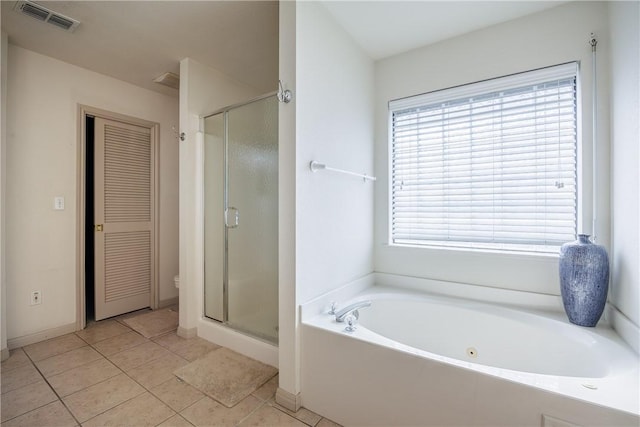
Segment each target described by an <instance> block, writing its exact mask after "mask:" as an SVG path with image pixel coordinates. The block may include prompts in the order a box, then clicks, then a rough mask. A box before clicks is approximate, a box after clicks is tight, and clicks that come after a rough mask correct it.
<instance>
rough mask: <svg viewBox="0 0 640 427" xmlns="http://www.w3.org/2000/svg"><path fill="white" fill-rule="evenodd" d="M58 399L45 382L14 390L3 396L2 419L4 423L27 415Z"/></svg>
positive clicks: (41, 381)
mask: <svg viewBox="0 0 640 427" xmlns="http://www.w3.org/2000/svg"><path fill="white" fill-rule="evenodd" d="M57 399H58V398H57V396H56V395H55V393H54V392H53V390H51V388H50V387H49V386H48V385H47V383H46V382H45V381H44V380H40V381H38V382H36V383H33V384H29V385H26V386H24V387H21V388H18V389H16V390H12V391H10V392H7V393H5V394H3V395H2V399H1V400H2V419H1V421H2V422H4V421H6V420H10V419H12V418H15V417H17V416H18V415H22V414H26V413H27V412H30V411H33V410H34V409H37V408H39V407H41V406H44V405H46V404H47V403H51V402H54V401H56V400H57Z"/></svg>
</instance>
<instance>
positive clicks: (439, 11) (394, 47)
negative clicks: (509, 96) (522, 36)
mask: <svg viewBox="0 0 640 427" xmlns="http://www.w3.org/2000/svg"><path fill="white" fill-rule="evenodd" d="M323 3H324V5H325V6H326V7H327V9H328V10H329V12H330V13H331V14H332V15H333V16H334V18H335V19H336V20H337V21H338V22H339V23H340V24H341V25H342V27H343V28H344V29H346V30H347V32H349V33H350V34H351V36H352V37H353V38H354V39H355V41H356V42H357V43H358V44H359V45H360V47H362V48H363V49H364V50H365V51H366V52H367V53H368V54H369V56H371V57H372V58H373V59H382V58H386V57H388V56H392V55H396V54H398V53H401V52H406V51H408V50H412V49H415V48H418V47H422V46H426V45H428V44H432V43H436V42H438V41H441V40H445V39H448V38H451V37H455V36H459V35H461V34H465V33H469V32H471V31H475V30H479V29H481V28H485V27H489V26H491V25H495V24H498V23H500V22H505V21H509V20H511V19H515V18H519V17H521V16H525V15H529V14H531V13H535V12H539V11H541V10H544V9H548V8H551V7H555V6H558V5H560V4H562V3H566V1H428V0H423V1H331V0H328V1H324V2H323ZM540 30H541V31H544V29H542V28H541V29H540Z"/></svg>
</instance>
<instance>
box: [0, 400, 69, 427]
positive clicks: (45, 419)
mask: <svg viewBox="0 0 640 427" xmlns="http://www.w3.org/2000/svg"><path fill="white" fill-rule="evenodd" d="M77 425H78V423H76V420H75V419H74V418H73V416H72V415H71V413H69V411H68V410H67V408H65V407H64V405H63V404H62V402H60V401H59V400H56V401H55V402H51V403H49V404H48V405H45V406H42V407H40V408H38V409H34V410H33V411H31V412H27V413H26V414H24V415H20V416H19V417H16V418H14V419H12V420H9V421H7V422H6V423H3V424H2V427H34V426H46V427H71V426H77Z"/></svg>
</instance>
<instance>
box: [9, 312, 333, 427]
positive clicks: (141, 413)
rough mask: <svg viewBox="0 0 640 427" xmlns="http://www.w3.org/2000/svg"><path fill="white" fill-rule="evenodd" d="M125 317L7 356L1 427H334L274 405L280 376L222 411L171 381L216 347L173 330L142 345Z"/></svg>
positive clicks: (314, 416)
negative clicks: (184, 368)
mask: <svg viewBox="0 0 640 427" xmlns="http://www.w3.org/2000/svg"><path fill="white" fill-rule="evenodd" d="M124 318H126V317H123V318H117V319H113V320H105V321H102V322H98V323H93V324H91V325H90V326H89V327H88V328H86V329H85V330H83V331H80V332H76V333H73V334H68V335H64V336H62V337H58V338H54V339H51V340H48V341H43V342H40V343H36V344H32V345H28V346H26V347H23V348H20V349H15V350H12V351H11V356H10V357H9V359H7V360H6V361H4V362H2V369H1V377H0V381H1V383H2V396H1V400H2V412H1V422H2V427H5V426H6V427H9V426H46V427H53V426H78V425H82V426H106V425H109V426H163V427H167V426H300V427H305V426H312V427H336V426H338V425H337V424H335V423H333V422H331V421H330V420H328V419H325V418H322V417H321V416H320V415H317V414H315V413H313V412H311V411H308V410H306V409H304V408H301V409H300V410H299V411H298V412H296V413H294V412H291V411H288V410H287V409H285V408H283V407H281V406H280V405H278V404H277V403H275V400H274V396H275V391H276V388H277V385H278V382H277V381H278V380H277V376H276V377H274V378H273V379H271V380H270V381H268V382H267V383H266V384H265V385H263V386H262V387H260V388H259V389H257V390H256V391H254V392H253V393H252V394H251V395H249V396H248V397H246V398H245V399H244V400H242V401H241V402H240V403H238V404H237V405H236V406H234V407H233V408H226V407H224V406H223V405H221V404H219V403H218V402H216V401H215V400H213V399H211V398H209V397H208V396H205V395H204V394H202V393H201V392H200V391H198V390H197V389H195V388H193V387H191V386H190V385H188V384H186V383H184V382H181V381H180V380H179V379H178V378H177V377H175V376H174V375H173V371H175V370H176V369H177V368H179V367H181V366H184V365H186V364H188V363H189V362H192V361H194V360H197V359H198V358H200V357H203V356H205V355H206V354H207V353H209V352H210V351H212V350H215V349H217V348H219V346H217V345H215V344H212V343H210V342H208V341H205V340H203V339H200V338H191V339H184V338H181V337H179V336H177V335H176V333H175V332H170V333H167V334H165V335H161V336H158V337H155V338H151V339H147V338H145V337H143V336H142V335H140V334H138V333H137V332H135V331H133V330H132V329H130V328H129V327H127V326H126V325H125V324H124V323H122V320H123V319H124Z"/></svg>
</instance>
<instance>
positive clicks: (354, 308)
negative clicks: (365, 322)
mask: <svg viewBox="0 0 640 427" xmlns="http://www.w3.org/2000/svg"><path fill="white" fill-rule="evenodd" d="M370 305H371V301H358V302H354V303H353V304H350V305H348V306H346V307H345V308H343V309H341V310H338V311H336V322H344V319H345V318H346V317H347V316H348V315H350V314H353V315H354V316H355V318H356V319H357V318H358V317H359V316H360V314H359V313H358V309H360V308H365V307H369V306H370Z"/></svg>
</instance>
